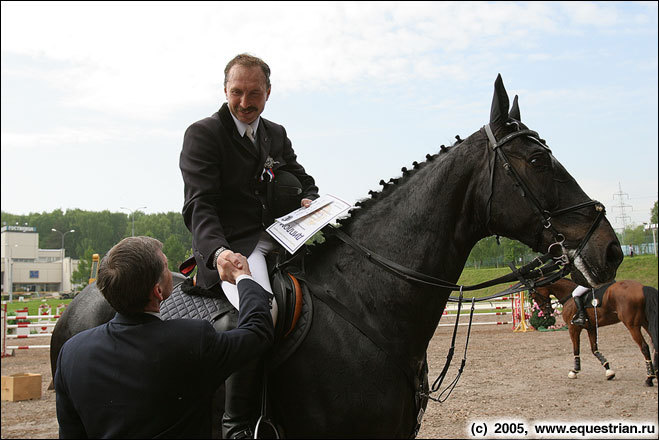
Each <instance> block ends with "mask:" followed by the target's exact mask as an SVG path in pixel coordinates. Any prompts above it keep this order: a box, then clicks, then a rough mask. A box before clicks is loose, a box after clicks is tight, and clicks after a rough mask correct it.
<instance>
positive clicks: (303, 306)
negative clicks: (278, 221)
mask: <svg viewBox="0 0 659 440" xmlns="http://www.w3.org/2000/svg"><path fill="white" fill-rule="evenodd" d="M305 253H306V250H305V249H303V250H302V251H300V252H298V253H296V255H295V256H294V257H293V258H290V259H288V260H285V252H284V251H283V250H281V251H279V250H275V251H274V252H272V253H271V254H269V255H268V257H267V258H266V261H267V263H268V273H269V274H270V283H271V285H272V290H273V294H274V296H275V301H277V305H278V314H277V325H276V326H275V344H274V348H273V350H272V351H271V353H270V356H269V359H268V361H267V362H266V364H267V366H268V369H269V370H273V369H275V368H276V367H278V366H279V365H280V364H281V363H282V362H283V361H284V360H286V359H287V358H288V357H289V356H290V355H291V354H292V353H293V352H295V350H296V349H297V347H298V346H299V345H300V344H301V343H302V341H304V338H305V337H306V335H307V333H308V332H309V328H310V327H311V325H310V324H311V318H312V316H313V305H312V302H311V295H310V293H309V289H308V287H307V285H306V283H304V281H302V280H303V279H304V255H305ZM192 269H194V265H191V264H190V261H189V260H188V261H186V262H185V263H183V264H182V265H181V267H180V268H179V270H180V271H181V273H182V274H184V275H186V276H185V277H183V276H182V277H179V278H182V281H181V282H179V284H178V285H176V286H175V288H174V290H173V292H172V294H171V296H170V297H169V298H167V299H166V300H165V301H163V302H162V303H161V304H160V316H161V318H162V319H164V320H168V319H184V318H192V319H205V320H207V321H209V322H210V323H211V324H213V326H214V327H215V328H216V329H218V330H230V329H233V328H236V326H237V324H238V312H237V310H236V309H235V307H234V306H233V305H232V304H231V303H230V302H229V300H228V299H227V298H226V296H225V295H224V293H223V292H221V289H220V293H217V292H216V291H214V290H207V289H203V288H201V287H199V286H196V285H195V284H194V280H193V278H191V277H189V276H188V275H189V274H190V273H191V272H192Z"/></svg>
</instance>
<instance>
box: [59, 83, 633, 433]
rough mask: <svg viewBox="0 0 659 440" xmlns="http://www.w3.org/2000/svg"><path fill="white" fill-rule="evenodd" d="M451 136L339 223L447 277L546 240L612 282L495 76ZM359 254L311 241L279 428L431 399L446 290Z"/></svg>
mask: <svg viewBox="0 0 659 440" xmlns="http://www.w3.org/2000/svg"><path fill="white" fill-rule="evenodd" d="M456 139H458V140H457V141H456V143H455V144H453V145H452V146H450V147H444V146H442V147H441V148H440V152H438V153H437V154H428V155H427V156H426V160H424V161H422V162H414V163H413V164H412V167H411V168H410V169H408V168H406V167H404V168H403V169H402V176H400V177H397V178H395V179H392V180H391V181H389V182H384V181H381V182H380V184H381V185H383V186H384V187H383V189H382V191H377V192H371V195H372V197H371V198H370V199H366V200H363V201H361V202H358V207H356V208H355V209H353V210H352V211H351V213H350V214H349V217H348V218H347V219H344V221H343V222H342V225H341V227H340V230H341V231H342V232H344V233H345V234H347V235H348V236H350V237H352V238H354V240H355V241H356V242H358V243H359V244H360V245H361V246H363V247H364V248H367V249H369V252H371V253H372V255H375V254H377V255H380V256H383V257H384V258H387V259H389V260H393V261H394V262H398V264H400V265H402V266H406V267H407V268H409V269H410V270H412V271H415V272H416V273H422V274H426V275H427V276H430V277H437V278H441V279H443V280H447V281H448V282H451V283H455V282H456V281H457V280H458V278H459V276H460V273H461V272H462V269H463V267H464V265H465V263H466V261H467V257H468V256H469V252H470V251H471V249H472V248H473V247H474V245H475V244H476V243H477V242H478V241H479V240H480V239H482V238H485V237H487V236H490V235H495V234H496V235H500V236H505V237H509V238H511V239H515V240H519V241H521V242H522V243H525V244H526V245H528V246H529V247H531V248H532V249H533V250H535V251H537V252H541V253H545V252H547V251H548V250H549V248H550V247H553V249H554V251H556V252H557V254H560V258H562V259H564V260H565V263H566V264H567V265H568V267H570V268H571V270H572V272H571V274H572V276H573V277H575V278H577V279H579V280H580V282H581V283H583V284H584V285H594V286H596V285H600V284H602V283H605V282H607V281H610V280H612V279H613V278H614V276H615V274H616V270H617V268H618V265H619V264H620V262H621V261H622V258H623V254H622V250H621V248H620V243H619V242H618V239H617V237H616V234H615V233H614V231H613V229H612V228H611V225H610V223H609V222H608V220H607V219H606V218H605V216H604V208H603V206H602V205H601V204H599V203H597V202H595V201H593V200H591V199H590V198H589V197H588V196H587V195H586V194H585V193H584V191H583V190H582V189H581V187H580V186H579V185H578V184H577V182H576V181H575V180H574V178H572V176H571V175H570V174H569V173H568V172H567V171H566V170H565V168H564V167H563V166H562V165H561V164H560V163H559V162H558V161H557V160H556V159H555V158H554V156H553V155H552V152H551V150H550V149H549V147H548V146H547V145H546V143H545V141H544V140H543V139H541V138H540V137H539V135H538V134H537V133H536V132H535V131H532V130H529V129H528V128H527V127H526V126H525V125H524V124H523V123H522V122H521V117H520V111H519V106H518V101H517V97H515V99H514V101H513V104H512V107H511V106H510V102H509V98H508V94H507V92H506V90H505V88H504V85H503V81H502V79H501V76H500V75H499V76H498V77H497V79H496V81H495V84H494V97H493V100H492V106H491V110H490V121H489V123H488V124H486V125H485V126H484V127H483V128H481V129H479V130H477V131H476V132H474V133H473V134H472V135H470V136H469V137H467V138H466V139H464V140H462V139H459V137H457V136H456ZM339 172H340V171H339V170H337V173H339ZM369 255H371V254H369ZM363 256H364V254H363V253H361V252H358V251H357V250H355V248H353V247H352V246H349V245H348V244H346V243H345V242H344V241H341V240H340V239H339V238H338V237H337V236H336V235H333V234H328V236H327V239H326V241H325V242H324V243H322V244H317V245H314V246H311V247H310V253H309V254H308V255H307V257H306V260H305V263H304V265H305V268H306V275H305V281H306V282H308V285H310V286H314V287H313V288H312V289H311V293H312V295H311V296H312V299H313V301H312V303H313V319H312V320H311V323H310V327H309V330H308V332H307V334H306V337H305V338H304V339H303V340H302V342H301V343H300V344H299V346H298V347H297V350H296V351H295V352H293V353H292V354H291V355H290V356H289V357H288V358H287V359H286V360H284V361H283V362H282V363H281V364H280V365H279V367H277V368H276V369H274V370H272V371H271V372H270V374H269V376H268V384H269V392H270V397H271V404H272V405H271V406H272V414H273V416H274V420H275V421H276V423H277V424H278V425H279V426H280V427H281V428H282V431H283V433H284V435H285V436H286V437H293V438H300V437H301V438H399V437H413V436H415V435H416V433H417V432H418V428H419V426H420V423H421V418H422V416H423V411H424V409H425V406H426V403H427V400H428V394H427V387H425V388H424V387H423V386H422V385H421V384H422V383H425V384H427V370H425V368H424V367H425V366H426V363H425V354H426V349H427V347H428V343H429V342H430V340H431V338H432V337H433V334H434V333H435V329H436V328H437V324H438V323H439V320H440V318H441V316H442V312H443V311H444V308H445V306H446V303H447V300H448V297H449V295H450V293H451V291H452V289H450V288H437V287H433V286H429V285H423V284H419V283H414V282H409V280H405V279H401V278H399V277H397V276H395V275H393V274H391V273H389V272H387V271H384V270H382V269H381V268H380V267H378V266H376V265H374V264H372V262H371V260H370V258H363ZM81 295H82V293H81ZM90 297H91V296H90ZM76 299H77V298H76ZM84 301H85V300H84V299H82V298H81V299H80V303H83V302H84ZM71 306H73V302H72V303H71ZM71 306H69V307H71ZM67 312H69V313H68V314H67V316H66V318H67V322H64V323H62V322H61V321H60V322H58V324H57V325H58V326H59V325H60V324H61V325H62V326H63V327H64V326H68V327H75V325H76V324H75V321H76V314H77V313H76V311H75V310H74V309H71V308H69V309H68V310H67ZM64 318H65V316H62V319H64ZM56 330H57V329H56ZM67 331H68V332H69V333H72V332H73V331H71V329H69V330H67ZM74 331H75V330H74ZM58 341H59V342H58V344H59V343H61V340H59V339H58ZM53 342H55V335H53ZM51 351H53V348H52V347H51ZM54 356H55V358H56V354H54ZM422 379H425V382H424V380H422Z"/></svg>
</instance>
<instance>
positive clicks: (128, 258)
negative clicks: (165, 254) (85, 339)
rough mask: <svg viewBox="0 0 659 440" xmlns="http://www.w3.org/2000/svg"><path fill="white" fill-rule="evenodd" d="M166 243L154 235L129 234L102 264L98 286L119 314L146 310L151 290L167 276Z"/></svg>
mask: <svg viewBox="0 0 659 440" xmlns="http://www.w3.org/2000/svg"><path fill="white" fill-rule="evenodd" d="M161 252H162V243H161V242H160V241H158V240H156V239H155V238H151V237H128V238H124V239H123V240H121V241H120V242H119V243H117V244H116V245H114V247H113V248H112V249H110V251H109V252H108V253H107V254H106V255H105V257H103V259H102V260H101V264H100V265H99V267H98V277H97V279H96V286H97V287H98V289H99V290H100V291H101V293H102V294H103V296H104V297H105V299H106V300H107V301H108V302H109V303H110V305H111V306H112V307H113V308H114V309H115V310H116V311H117V312H119V313H123V314H135V313H141V312H142V311H144V307H146V305H147V303H148V302H149V292H150V291H151V289H153V286H155V285H156V283H157V282H158V281H160V279H161V278H162V276H163V273H164V271H165V269H167V268H166V266H165V262H164V261H163V259H162V256H161V255H162V254H161Z"/></svg>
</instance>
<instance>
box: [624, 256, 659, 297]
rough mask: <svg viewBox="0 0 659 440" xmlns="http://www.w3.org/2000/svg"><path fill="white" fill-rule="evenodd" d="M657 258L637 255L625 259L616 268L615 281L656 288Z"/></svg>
mask: <svg viewBox="0 0 659 440" xmlns="http://www.w3.org/2000/svg"><path fill="white" fill-rule="evenodd" d="M657 268H658V266H657V257H655V256H654V255H637V256H635V257H625V259H624V260H623V261H622V264H621V265H620V267H619V268H618V273H617V274H616V280H618V281H622V280H634V281H638V282H639V283H642V284H644V285H646V286H652V287H654V288H655V289H656V288H657V284H658V283H657V272H658V269H657Z"/></svg>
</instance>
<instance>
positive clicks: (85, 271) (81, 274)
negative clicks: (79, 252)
mask: <svg viewBox="0 0 659 440" xmlns="http://www.w3.org/2000/svg"><path fill="white" fill-rule="evenodd" d="M95 253H96V252H94V250H93V249H92V248H91V247H88V248H87V250H86V251H85V254H84V255H83V257H82V258H81V259H80V262H79V263H78V269H77V270H76V271H75V272H73V274H72V275H71V282H72V283H73V284H74V285H77V286H81V287H84V286H86V285H87V284H88V283H89V275H90V273H91V266H92V256H93V255H94V254H95Z"/></svg>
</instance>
